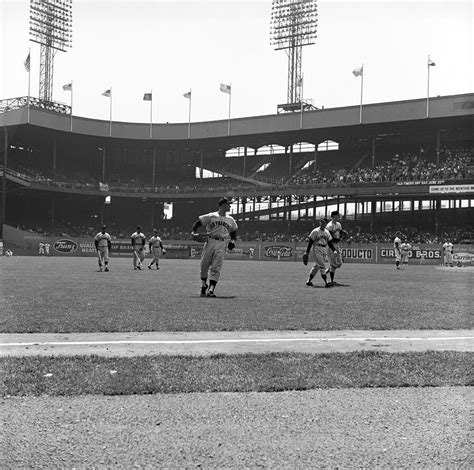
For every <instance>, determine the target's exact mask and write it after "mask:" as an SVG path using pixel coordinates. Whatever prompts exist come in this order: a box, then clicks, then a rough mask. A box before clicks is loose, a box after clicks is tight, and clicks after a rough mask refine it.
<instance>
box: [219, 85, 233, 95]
mask: <svg viewBox="0 0 474 470" xmlns="http://www.w3.org/2000/svg"><path fill="white" fill-rule="evenodd" d="M220 89H221V91H222V93H228V94H229V95H230V93H231V91H232V89H231V86H230V85H226V84H224V83H221V88H220Z"/></svg>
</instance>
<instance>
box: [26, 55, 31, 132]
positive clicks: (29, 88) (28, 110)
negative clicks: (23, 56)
mask: <svg viewBox="0 0 474 470" xmlns="http://www.w3.org/2000/svg"><path fill="white" fill-rule="evenodd" d="M28 59H29V61H30V66H29V67H28V107H27V122H28V124H29V123H30V94H31V93H30V90H31V47H30V48H29V49H28Z"/></svg>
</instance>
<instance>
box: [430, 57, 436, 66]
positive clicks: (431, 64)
mask: <svg viewBox="0 0 474 470" xmlns="http://www.w3.org/2000/svg"><path fill="white" fill-rule="evenodd" d="M435 65H436V64H435V63H434V62H433V61H432V60H431V59H428V67H434V66H435Z"/></svg>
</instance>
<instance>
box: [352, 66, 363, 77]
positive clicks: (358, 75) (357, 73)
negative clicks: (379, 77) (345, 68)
mask: <svg viewBox="0 0 474 470" xmlns="http://www.w3.org/2000/svg"><path fill="white" fill-rule="evenodd" d="M352 73H353V74H354V76H355V77H360V76H361V75H364V67H359V68H358V69H354V70H353V71H352Z"/></svg>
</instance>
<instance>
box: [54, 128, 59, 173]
mask: <svg viewBox="0 0 474 470" xmlns="http://www.w3.org/2000/svg"><path fill="white" fill-rule="evenodd" d="M57 148H58V144H57V141H56V137H55V138H54V140H53V174H54V175H55V174H56V152H57Z"/></svg>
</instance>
